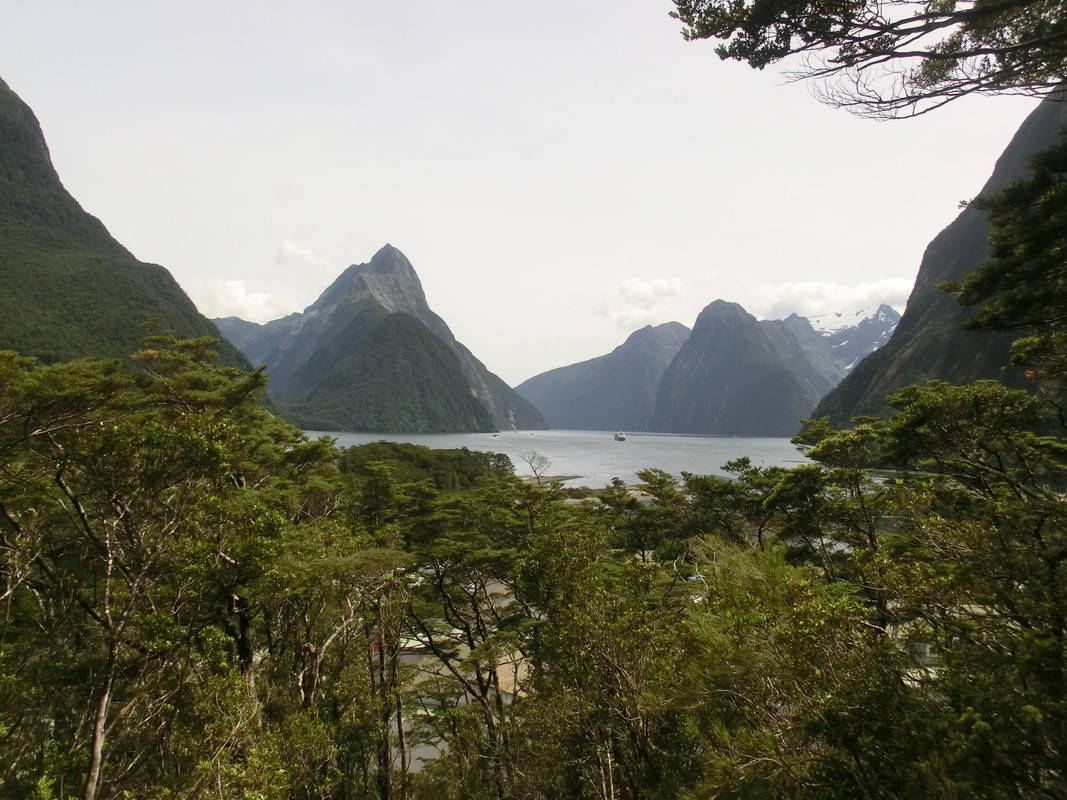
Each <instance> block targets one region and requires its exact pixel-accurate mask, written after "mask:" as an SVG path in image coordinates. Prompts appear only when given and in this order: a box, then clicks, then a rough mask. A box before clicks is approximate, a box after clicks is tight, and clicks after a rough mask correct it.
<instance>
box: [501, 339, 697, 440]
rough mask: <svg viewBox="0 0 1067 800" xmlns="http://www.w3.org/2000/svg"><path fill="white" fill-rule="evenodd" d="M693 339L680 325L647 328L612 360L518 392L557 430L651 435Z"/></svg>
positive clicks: (543, 377) (554, 374) (549, 376)
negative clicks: (668, 377) (675, 364)
mask: <svg viewBox="0 0 1067 800" xmlns="http://www.w3.org/2000/svg"><path fill="white" fill-rule="evenodd" d="M688 337H689V329H688V328H687V327H685V326H684V325H682V324H681V323H679V322H668V323H666V324H663V325H657V326H656V327H652V326H651V325H646V326H645V327H644V328H642V329H641V330H639V331H634V332H633V333H632V334H630V336H629V337H628V338H627V339H626V341H625V342H623V343H622V344H621V345H619V346H618V347H616V348H615V349H614V350H612V351H611V352H610V353H608V354H607V355H603V356H598V357H597V358H592V359H590V360H588V361H583V362H581V363H579V364H571V365H570V366H567V367H559V368H558V369H554V370H550V371H548V372H543V373H541V374H540V375H535V376H534V377H532V378H530V379H529V380H527V381H524V382H523V383H521V384H519V385H518V386H516V387H515V391H517V392H518V393H519V394H520V395H522V396H523V397H524V398H526V399H527V400H529V401H530V402H531V403H533V405H535V406H536V407H537V408H538V409H539V410H540V411H541V413H542V414H544V415H545V420H546V421H547V422H548V424H549V426H550V427H552V428H563V429H568V430H595V431H605V430H618V429H622V430H633V431H643V430H647V429H648V420H649V417H650V416H651V415H652V409H653V407H654V405H655V402H656V388H657V387H658V386H659V380H660V377H661V376H662V375H663V372H664V370H666V369H667V367H668V366H669V365H670V363H671V360H672V359H673V358H674V356H675V354H676V353H677V352H678V350H679V348H680V347H681V346H682V344H683V342H685V340H686V339H687V338H688Z"/></svg>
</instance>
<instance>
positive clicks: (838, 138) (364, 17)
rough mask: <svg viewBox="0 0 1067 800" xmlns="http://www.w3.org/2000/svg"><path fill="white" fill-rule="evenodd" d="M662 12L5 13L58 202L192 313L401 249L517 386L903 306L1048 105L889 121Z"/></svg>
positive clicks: (305, 3)
mask: <svg viewBox="0 0 1067 800" xmlns="http://www.w3.org/2000/svg"><path fill="white" fill-rule="evenodd" d="M672 8H673V5H672V3H671V2H670V0H567V2H563V0H543V1H542V2H539V3H519V2H508V0H503V2H502V1H501V0H495V1H494V2H489V1H488V0H450V2H447V3H445V2H441V0H407V1H406V2H404V3H392V2H381V1H380V0H378V1H376V2H370V0H302V1H301V2H300V3H297V2H294V1H292V0H290V2H279V1H278V0H256V1H255V2H251V1H250V0H225V1H224V2H218V0H181V2H176V1H174V0H171V1H169V2H168V1H167V0H159V2H144V1H143V0H94V1H93V2H92V3H86V2H84V0H35V2H25V0H0V78H3V79H4V80H5V81H6V82H7V83H8V85H9V86H10V87H11V89H12V90H14V91H15V92H16V93H17V94H18V95H19V96H20V97H21V98H22V99H23V100H24V101H25V102H26V103H27V104H28V105H29V106H30V107H31V108H32V109H33V110H34V112H35V114H36V115H37V118H38V120H39V121H40V123H41V126H42V129H43V131H44V135H45V138H46V140H47V142H48V146H49V150H50V152H51V155H52V161H53V163H54V164H55V166H56V169H57V171H58V172H59V175H60V177H61V179H62V180H63V183H64V185H65V186H66V187H67V189H68V190H69V191H70V192H71V194H73V195H74V197H75V198H76V199H77V200H78V201H79V202H80V203H81V205H82V206H83V207H84V208H85V209H86V210H87V211H88V212H90V213H91V214H93V215H95V216H97V217H98V218H100V219H101V220H102V221H103V223H104V224H105V225H106V226H107V228H108V229H109V230H110V232H111V233H112V235H113V236H115V238H117V239H118V240H119V241H120V242H121V243H122V244H124V245H125V246H126V247H127V248H128V249H129V250H131V251H132V252H133V254H134V255H135V256H137V258H139V259H141V260H142V261H148V262H152V263H158V264H162V265H163V266H165V267H166V268H167V269H168V270H170V272H171V274H173V275H174V277H175V278H176V279H177V281H178V282H179V283H180V284H181V286H182V287H183V288H184V289H185V291H186V292H187V293H188V294H189V296H190V297H191V298H192V299H193V301H194V302H195V303H196V305H197V307H198V308H199V309H200V310H201V312H203V313H204V314H206V315H207V316H209V317H222V316H229V315H236V316H240V317H243V318H244V319H249V320H253V321H256V322H265V321H267V320H269V319H273V318H276V317H280V316H284V315H285V314H288V313H291V312H293V311H299V310H302V309H303V308H305V307H306V306H308V305H310V304H311V303H312V302H313V301H314V300H315V299H316V297H318V295H319V294H321V293H322V291H323V290H325V289H326V287H327V286H328V285H329V284H330V283H331V282H332V281H333V280H334V279H335V278H336V277H337V276H338V275H339V274H340V273H341V272H342V271H343V270H344V269H345V268H346V267H347V266H348V265H350V264H358V263H364V262H367V261H369V260H370V258H371V257H372V256H373V255H374V253H375V252H376V251H377V250H378V249H380V248H381V247H382V246H383V245H385V244H386V243H389V244H392V245H393V246H395V247H397V248H398V249H400V250H401V251H402V252H403V253H404V254H405V255H406V256H407V257H408V258H409V259H410V261H411V263H412V265H413V266H414V267H415V270H416V272H417V273H418V275H419V278H420V280H421V282H422V285H423V288H424V290H425V292H426V296H427V300H428V302H429V304H430V307H431V308H432V309H433V310H434V311H435V312H437V314H439V315H440V316H441V317H443V318H444V320H445V321H446V322H447V323H448V325H449V327H450V328H451V329H452V331H453V333H454V334H455V335H456V338H457V339H459V341H461V342H462V343H463V344H465V345H466V346H467V347H468V348H469V349H470V350H471V351H472V352H473V353H474V354H475V356H477V357H478V358H479V359H480V360H481V361H482V362H483V363H485V365H486V366H487V367H488V368H489V369H490V370H491V371H492V372H495V373H496V374H497V375H499V376H500V377H501V378H503V379H504V380H505V381H506V382H507V383H508V384H510V385H512V386H515V385H517V384H518V383H520V382H521V381H523V380H525V379H527V378H529V377H532V376H533V375H536V374H539V373H541V372H544V371H546V370H549V369H553V368H555V367H560V366H564V365H567V364H572V363H576V362H579V361H583V360H585V359H588V358H593V357H596V356H598V355H602V354H604V353H607V352H610V351H611V350H612V349H614V348H615V347H617V346H618V345H619V344H621V343H622V342H623V341H624V340H625V339H626V337H627V336H628V335H629V334H630V333H631V332H633V331H634V330H637V329H638V328H641V327H643V326H644V325H648V324H652V325H656V324H660V323H663V322H669V321H672V320H676V321H678V322H681V323H683V324H685V325H688V326H690V327H692V325H693V323H694V321H695V320H696V317H697V315H698V314H699V313H700V311H701V309H703V308H704V307H705V306H706V305H708V304H709V303H711V302H712V301H714V300H716V299H723V300H729V301H732V302H737V303H740V304H741V305H742V306H744V307H745V308H746V309H747V310H748V311H749V312H750V313H752V314H754V315H755V316H757V317H758V318H761V319H778V318H782V317H785V316H788V315H789V314H790V313H793V312H797V313H800V314H801V315H814V314H819V313H825V312H829V311H837V310H848V309H851V308H854V307H857V306H859V305H861V304H864V303H869V302H871V301H877V302H888V303H890V304H892V305H894V306H896V307H897V308H898V309H900V310H903V308H904V305H905V303H906V301H907V296H908V294H909V292H910V290H911V287H912V285H913V284H914V281H915V275H916V272H917V270H918V267H919V263H920V260H921V258H922V254H923V250H924V248H925V247H926V245H927V244H928V243H929V241H930V240H931V239H932V238H933V237H934V236H935V235H936V234H937V233H938V232H939V231H940V230H941V229H942V228H944V227H945V226H946V225H947V224H948V223H950V222H951V221H952V220H953V219H954V218H955V217H956V215H957V214H958V213H959V210H958V206H959V202H960V201H961V200H965V199H969V198H971V197H973V196H974V195H976V194H977V193H978V191H979V190H980V189H981V187H982V184H983V183H984V182H985V180H986V179H987V178H988V176H989V175H990V173H991V172H992V169H993V165H994V163H995V161H996V158H997V157H998V156H999V155H1000V153H1001V152H1002V151H1003V149H1004V148H1005V147H1006V145H1007V144H1008V142H1009V140H1010V139H1011V136H1012V134H1013V133H1014V132H1015V130H1016V129H1017V128H1018V126H1019V125H1020V124H1021V122H1022V120H1023V119H1024V118H1025V116H1026V115H1027V114H1028V113H1029V112H1030V111H1031V110H1032V109H1033V108H1034V107H1035V106H1036V103H1037V101H1036V100H1034V99H1030V98H1019V97H989V98H981V97H977V98H970V99H967V100H964V101H960V102H956V103H953V104H950V105H949V106H948V107H946V108H944V109H942V110H939V111H936V112H933V113H931V114H928V115H926V116H924V117H920V118H917V119H912V120H902V121H892V122H878V121H873V120H866V119H860V118H856V117H853V116H851V115H850V114H849V113H848V112H846V111H843V110H840V109H834V108H830V107H828V106H825V105H822V104H820V103H819V102H818V101H817V100H816V99H815V98H814V97H813V95H812V91H811V87H810V86H808V85H806V84H804V83H795V82H790V81H788V80H787V79H786V78H785V77H784V76H783V74H782V72H781V71H780V70H778V69H777V68H775V67H770V68H768V69H766V70H763V71H756V70H752V69H751V68H749V67H747V66H745V65H742V64H737V63H733V62H729V63H728V62H724V61H720V60H719V58H718V57H717V56H716V55H715V53H714V47H713V44H712V43H711V42H706V41H702V42H686V41H685V40H684V39H683V38H682V35H681V26H680V24H679V23H678V22H677V21H676V20H674V19H672V18H671V17H670V16H669V12H670V10H671V9H672Z"/></svg>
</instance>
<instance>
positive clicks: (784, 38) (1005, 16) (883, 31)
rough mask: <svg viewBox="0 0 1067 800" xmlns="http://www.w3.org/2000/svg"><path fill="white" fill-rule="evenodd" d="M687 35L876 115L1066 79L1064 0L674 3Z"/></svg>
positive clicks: (1043, 87) (1043, 88)
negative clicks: (796, 60) (780, 67)
mask: <svg viewBox="0 0 1067 800" xmlns="http://www.w3.org/2000/svg"><path fill="white" fill-rule="evenodd" d="M675 6H676V7H677V10H676V11H674V12H672V16H674V17H676V18H677V19H679V20H681V21H682V23H683V24H684V25H685V29H684V32H683V33H684V35H685V37H686V38H687V39H718V40H720V41H721V42H722V44H720V45H719V46H718V48H717V53H718V54H719V57H720V58H723V59H733V60H737V61H743V62H746V63H748V64H749V65H750V66H752V67H754V68H757V69H763V68H764V67H766V66H767V65H769V64H773V63H776V62H778V61H782V60H783V59H786V58H788V57H790V56H798V55H799V56H801V64H800V66H799V67H797V68H796V69H795V70H794V72H793V75H794V77H796V78H812V79H815V80H816V81H817V83H818V86H819V93H820V94H821V98H822V99H823V100H824V101H825V102H828V103H830V104H833V105H837V106H843V107H846V108H849V109H851V110H852V111H854V112H855V113H858V114H860V115H864V116H873V117H897V116H914V115H917V114H922V113H925V112H927V111H930V110H933V109H936V108H939V107H941V106H943V105H945V104H946V103H948V102H950V101H951V100H954V99H957V98H959V97H964V96H966V95H970V94H976V93H977V94H999V93H1025V94H1042V93H1044V92H1047V91H1048V90H1050V89H1052V88H1053V87H1055V86H1057V85H1058V84H1059V83H1060V81H1062V80H1063V79H1064V77H1067V9H1065V7H1064V5H1063V4H1062V3H1061V2H1057V1H1056V0H944V1H941V0H937V1H935V2H925V1H923V0H890V2H878V1H877V0H846V2H833V0H675Z"/></svg>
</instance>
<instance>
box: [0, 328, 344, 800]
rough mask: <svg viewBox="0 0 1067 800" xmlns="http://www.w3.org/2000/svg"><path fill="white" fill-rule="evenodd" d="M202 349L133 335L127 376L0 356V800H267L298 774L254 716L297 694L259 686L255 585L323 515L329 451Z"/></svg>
mask: <svg viewBox="0 0 1067 800" xmlns="http://www.w3.org/2000/svg"><path fill="white" fill-rule="evenodd" d="M212 344H213V340H210V339H200V340H191V341H174V340H169V339H166V338H156V339H153V340H150V341H149V342H148V347H146V348H145V349H144V350H142V351H140V352H139V353H138V354H136V355H135V361H136V362H137V363H138V364H139V365H140V367H141V370H140V372H139V373H138V374H136V375H134V376H132V377H131V376H123V375H120V374H119V373H118V372H117V370H116V369H115V367H114V366H113V365H110V364H102V363H94V362H74V363H71V364H60V365H56V366H51V367H39V366H36V365H34V364H32V363H31V362H29V361H28V360H26V359H20V358H18V357H16V356H12V355H11V354H0V369H2V371H3V374H4V381H3V383H2V386H3V388H2V389H0V544H2V547H0V580H2V583H0V585H2V586H3V587H4V589H3V592H4V594H3V598H2V600H3V602H4V609H3V622H2V629H0V671H2V676H3V680H2V681H0V710H2V711H0V763H2V764H3V767H2V771H0V780H2V781H3V790H4V793H5V794H9V795H11V796H27V795H28V794H29V787H32V786H34V785H40V786H43V785H45V784H46V783H48V782H51V783H52V785H54V787H55V789H56V791H57V793H58V794H60V795H62V796H72V795H74V794H75V793H77V794H78V795H80V796H81V797H83V798H85V800H94V798H96V797H100V796H118V795H121V794H122V793H123V792H126V791H128V792H130V793H133V794H138V795H159V794H170V793H171V792H175V791H177V792H179V793H181V794H184V795H187V796H196V795H197V794H198V793H200V792H203V791H206V787H208V786H210V787H212V790H217V792H218V793H219V794H226V793H228V794H230V795H231V796H240V795H241V793H242V792H248V793H250V794H255V793H261V796H264V797H276V796H279V797H280V796H283V795H286V796H293V795H292V794H290V793H289V791H288V788H287V787H288V786H289V782H290V781H291V782H293V783H296V782H298V781H300V780H301V779H302V778H304V777H306V773H299V772H298V771H297V770H295V769H292V768H291V767H292V765H291V764H287V763H286V759H287V756H286V754H285V753H286V751H285V749H284V748H282V747H280V736H281V734H282V726H272V725H269V724H266V725H265V724H263V710H264V707H263V700H262V696H261V695H260V692H261V691H262V692H263V693H264V695H268V696H269V695H270V694H271V693H272V692H271V689H273V690H274V691H275V692H277V693H278V694H287V693H294V691H293V690H294V687H293V682H292V672H287V673H286V677H285V682H284V684H281V685H279V686H274V687H267V686H262V685H261V684H260V682H261V681H265V680H267V678H268V674H269V671H268V670H267V669H266V668H264V666H263V661H264V660H266V661H268V662H269V661H270V655H269V650H267V651H265V650H264V648H263V640H262V639H260V638H259V636H260V635H261V634H262V628H258V629H257V622H258V621H259V620H260V619H261V616H260V614H261V611H262V606H261V605H260V602H259V601H260V599H261V598H257V596H256V587H257V586H260V585H261V584H262V582H263V577H264V575H265V574H266V573H268V572H270V570H269V566H270V563H271V558H272V556H273V555H274V554H276V553H278V552H279V551H281V550H282V548H279V547H278V544H279V542H280V541H281V540H284V539H286V538H288V537H295V536H297V535H298V534H297V531H298V530H299V529H301V528H304V527H305V526H307V527H308V528H310V527H317V526H318V525H319V524H320V522H321V521H322V520H325V519H327V518H329V517H331V516H332V515H334V514H335V513H336V512H337V509H338V507H339V497H338V495H339V489H340V486H341V482H340V476H339V474H338V473H337V470H336V468H335V467H334V465H333V463H332V461H333V458H334V457H335V455H336V454H335V452H334V450H333V448H332V446H330V444H329V443H328V442H327V441H324V440H320V441H317V442H311V441H308V440H307V438H306V437H304V436H303V434H301V433H300V431H297V430H296V429H294V428H292V427H290V426H289V425H287V424H285V423H284V422H282V421H281V420H279V419H277V418H276V417H274V416H273V415H271V414H270V413H269V412H268V411H267V410H266V409H265V408H263V407H262V406H261V405H259V404H258V402H257V397H258V394H259V392H261V391H262V388H263V385H264V383H265V381H264V378H263V376H262V375H261V374H259V373H252V374H249V373H244V372H241V371H239V370H231V369H220V368H218V367H217V366H216V365H215V364H214V361H213V351H212V350H211V347H212ZM268 638H269V637H268ZM320 644H321V643H320ZM320 649H321V648H320ZM282 686H284V689H283V688H282ZM294 694H295V693H294ZM275 696H278V695H275ZM289 738H290V739H291V740H292V738H293V737H292V736H290V737H289ZM309 742H310V739H305V740H303V741H302V743H301V746H299V747H297V746H294V748H293V752H302V751H303V750H304V749H305V748H304V747H303V745H304V744H309ZM291 743H292V742H291ZM307 749H315V748H310V747H309V748H307ZM287 775H288V776H289V777H286V776H287ZM42 781H43V782H44V783H42Z"/></svg>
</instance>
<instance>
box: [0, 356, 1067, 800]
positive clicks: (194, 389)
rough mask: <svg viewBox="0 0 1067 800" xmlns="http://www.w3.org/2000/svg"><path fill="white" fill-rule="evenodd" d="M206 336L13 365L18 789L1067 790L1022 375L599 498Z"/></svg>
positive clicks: (1043, 524)
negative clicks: (363, 419)
mask: <svg viewBox="0 0 1067 800" xmlns="http://www.w3.org/2000/svg"><path fill="white" fill-rule="evenodd" d="M211 345H212V340H210V339H199V340H186V341H180V340H174V339H166V338H162V337H160V338H155V339H152V340H149V341H148V342H147V344H146V346H145V348H143V349H142V350H141V351H139V352H138V353H137V354H136V355H135V356H134V361H135V363H136V364H138V365H139V371H138V373H137V374H135V375H130V374H127V373H125V372H123V371H121V370H120V369H118V367H117V366H116V365H114V364H113V363H109V362H95V361H73V362H67V363H62V364H56V365H39V364H35V363H34V362H32V361H31V360H29V359H26V358H24V357H21V356H18V355H16V354H14V353H10V352H8V353H3V354H2V355H0V475H2V478H0V576H2V579H3V581H2V583H0V604H2V611H0V765H2V766H0V781H2V783H0V787H2V793H3V794H4V796H7V797H16V798H19V797H27V798H29V797H53V798H67V797H81V798H89V799H90V800H92V799H93V798H118V797H160V798H174V797H189V798H194V797H208V796H211V797H219V796H223V797H247V798H253V797H255V798H261V797H277V798H387V797H403V798H411V799H412V800H415V799H416V798H426V797H435V798H440V797H445V798H453V797H454V798H482V797H485V798H495V799H497V800H499V799H500V798H510V797H528V798H586V797H604V798H607V797H615V798H686V797H711V796H715V797H738V798H742V797H753V798H757V797H758V798H763V797H790V798H804V797H812V798H826V797H830V798H834V797H840V798H854V797H875V798H941V797H988V798H1001V797H1058V796H1063V795H1064V794H1065V793H1067V776H1065V775H1064V772H1063V754H1062V752H1061V750H1062V743H1063V742H1064V741H1067V677H1065V676H1067V623H1065V622H1064V620H1067V524H1065V523H1067V511H1065V507H1064V503H1063V500H1062V498H1061V495H1060V491H1061V488H1062V486H1063V485H1064V483H1065V471H1067V445H1065V444H1064V443H1063V442H1062V441H1061V440H1060V439H1058V438H1056V437H1050V436H1041V435H1037V434H1035V433H1033V432H1032V431H1033V429H1034V426H1035V424H1037V423H1039V422H1040V421H1041V417H1042V415H1043V414H1044V413H1045V412H1044V406H1043V405H1042V404H1041V402H1040V401H1039V400H1038V399H1036V398H1034V397H1033V396H1031V395H1028V394H1026V393H1024V392H1020V391H1017V390H1011V389H1008V388H1006V387H1004V386H1001V385H999V384H997V383H994V382H984V383H979V384H975V385H973V386H967V387H954V386H950V385H948V384H942V383H931V384H927V385H924V386H920V387H912V388H909V389H907V390H905V391H903V392H900V393H899V394H898V395H896V396H894V397H893V398H891V403H892V404H893V406H894V408H896V410H897V413H896V415H895V416H894V417H893V419H891V420H889V421H882V420H875V419H867V420H861V421H859V423H858V424H857V425H856V426H855V427H853V428H852V429H850V430H845V431H841V430H836V429H833V428H832V427H830V426H829V425H828V424H827V423H826V422H825V421H821V422H813V423H810V424H809V425H808V427H807V428H806V431H805V433H804V434H803V442H804V446H806V447H808V448H809V451H808V452H809V455H810V456H811V461H812V463H810V464H806V465H803V466H799V467H796V468H793V469H786V468H781V467H772V468H764V467H758V466H754V465H753V464H751V462H749V461H748V460H747V459H738V460H736V461H734V462H731V463H730V464H727V465H726V466H725V468H726V470H727V471H728V472H729V473H730V475H731V476H732V477H731V478H729V479H727V478H719V477H715V476H700V475H689V474H687V475H685V476H684V478H683V480H682V481H681V482H680V483H679V482H677V481H676V480H675V479H674V478H673V477H671V476H670V475H668V474H666V473H664V472H662V471H660V470H657V469H647V470H644V471H642V472H641V473H640V478H641V480H642V487H641V489H642V493H638V492H635V491H632V490H631V489H629V488H628V487H626V486H624V485H622V484H621V482H618V481H616V482H614V483H613V484H612V485H611V486H607V487H604V488H603V489H601V490H600V491H599V492H597V493H596V494H597V498H596V500H594V501H592V502H590V501H586V502H582V503H577V504H575V503H567V502H565V500H566V497H567V495H568V493H567V492H565V491H563V490H562V489H560V488H559V487H558V486H552V485H547V484H546V485H542V486H539V485H537V483H536V482H532V483H531V482H529V481H524V480H521V479H520V478H518V477H517V476H515V475H514V474H513V471H512V469H511V466H512V465H511V464H510V462H509V461H508V459H507V458H506V457H504V456H499V455H491V454H484V453H473V452H471V451H468V450H453V451H430V450H427V449H425V448H422V447H417V446H413V445H401V444H393V443H387V442H378V443H374V444H370V445H365V446H362V447H358V448H352V449H349V450H347V451H343V452H339V451H337V450H336V449H335V448H334V447H333V445H332V443H331V442H330V440H329V439H321V440H318V441H309V440H308V439H307V438H306V437H305V436H304V435H303V434H301V433H300V432H299V431H297V430H296V429H294V428H292V427H290V426H289V425H287V424H286V423H284V422H282V421H281V420H279V419H278V418H276V417H274V416H272V415H271V414H270V413H269V412H268V411H266V410H265V409H264V407H263V406H262V405H261V404H260V403H259V402H258V396H259V394H260V392H261V391H262V389H263V384H264V377H263V376H262V374H260V373H252V374H249V373H245V372H241V371H239V370H236V369H232V368H223V367H219V366H217V365H216V364H215V363H214V361H213V359H214V356H213V352H212V350H211ZM874 465H879V466H882V467H885V466H892V467H894V471H893V472H892V473H891V477H889V478H886V477H885V476H884V473H882V477H879V475H878V474H875V473H874V472H872V469H871V468H872V466H874Z"/></svg>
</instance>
